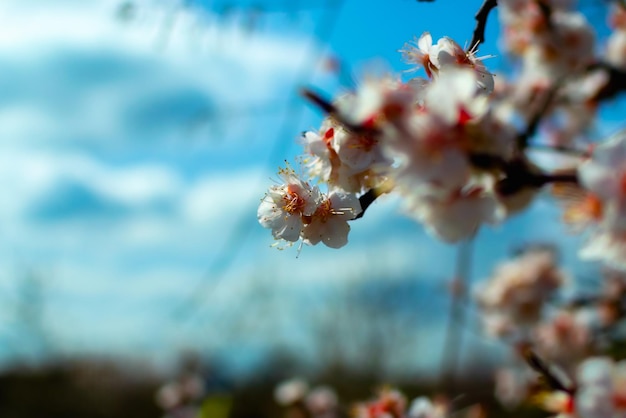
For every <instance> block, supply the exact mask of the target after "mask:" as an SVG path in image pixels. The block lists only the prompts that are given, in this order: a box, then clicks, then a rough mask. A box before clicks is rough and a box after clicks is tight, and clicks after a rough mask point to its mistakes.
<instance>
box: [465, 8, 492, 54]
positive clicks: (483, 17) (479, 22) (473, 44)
mask: <svg viewBox="0 0 626 418" xmlns="http://www.w3.org/2000/svg"><path fill="white" fill-rule="evenodd" d="M497 5H498V0H485V1H484V2H483V4H482V6H480V9H478V12H476V15H475V16H474V19H476V26H475V27H474V33H473V34H472V40H471V41H470V44H469V51H475V50H476V48H478V45H480V44H482V43H483V42H485V28H486V26H487V17H489V12H491V9H493V8H495V7H496V6H497Z"/></svg>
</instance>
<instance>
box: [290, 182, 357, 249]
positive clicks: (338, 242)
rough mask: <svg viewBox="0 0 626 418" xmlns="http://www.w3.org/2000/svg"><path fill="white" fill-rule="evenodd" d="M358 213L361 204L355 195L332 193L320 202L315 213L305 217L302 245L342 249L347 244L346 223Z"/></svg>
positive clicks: (336, 191) (348, 227)
mask: <svg viewBox="0 0 626 418" xmlns="http://www.w3.org/2000/svg"><path fill="white" fill-rule="evenodd" d="M359 212H361V204H360V203H359V199H358V198H357V197H356V196H355V195H353V194H350V193H345V192H342V191H339V190H334V191H332V192H331V193H330V194H329V195H328V196H327V197H325V198H324V199H323V200H322V201H321V202H320V204H319V205H318V207H317V208H316V209H315V212H313V213H312V214H311V215H310V216H307V217H306V219H305V222H306V225H305V227H304V229H303V231H302V238H303V239H304V243H305V244H309V245H315V244H317V243H319V242H322V243H324V245H326V246H327V247H331V248H340V247H343V246H344V245H346V244H347V242H348V232H350V225H348V221H349V220H351V219H354V217H355V216H356V215H358V214H359Z"/></svg>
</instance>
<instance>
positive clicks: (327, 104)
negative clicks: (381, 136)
mask: <svg viewBox="0 0 626 418" xmlns="http://www.w3.org/2000/svg"><path fill="white" fill-rule="evenodd" d="M300 93H301V94H302V96H304V98H305V99H307V100H309V101H310V102H311V103H313V104H314V105H316V106H317V107H319V108H320V109H321V110H322V111H324V113H326V114H328V115H329V116H332V117H333V119H335V120H336V121H337V122H338V123H339V124H341V125H342V126H343V127H344V128H346V129H347V130H349V131H351V132H353V133H355V134H369V135H371V134H377V133H378V130H377V129H376V128H374V127H371V126H363V125H357V124H355V123H352V122H350V121H348V120H346V118H345V117H344V116H343V115H342V114H341V112H339V109H337V107H336V106H335V105H334V104H332V102H331V101H330V100H327V99H325V98H323V97H322V96H321V95H320V94H318V93H316V92H314V91H313V90H311V89H307V88H303V89H302V90H300Z"/></svg>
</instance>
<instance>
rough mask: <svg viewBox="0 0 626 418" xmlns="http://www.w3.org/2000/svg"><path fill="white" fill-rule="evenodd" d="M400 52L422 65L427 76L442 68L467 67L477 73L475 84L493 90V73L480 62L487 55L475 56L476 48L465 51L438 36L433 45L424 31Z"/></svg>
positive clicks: (437, 72) (438, 72) (436, 72)
mask: <svg viewBox="0 0 626 418" xmlns="http://www.w3.org/2000/svg"><path fill="white" fill-rule="evenodd" d="M401 52H402V54H403V57H404V59H405V61H407V62H409V63H414V64H417V65H420V66H422V67H423V68H424V70H425V71H426V75H427V76H428V77H429V78H434V77H435V76H438V75H439V74H440V71H441V70H444V69H449V68H469V69H471V70H473V71H474V73H475V74H476V75H477V79H476V84H477V85H478V86H479V87H480V88H481V89H482V90H484V91H485V92H486V93H490V92H492V91H493V88H494V79H493V74H491V73H490V72H489V71H488V70H487V68H486V67H485V65H484V64H483V62H482V60H483V59H485V58H489V57H477V56H476V52H477V51H476V49H472V50H471V51H469V52H466V51H465V50H463V48H461V46H460V45H459V44H458V43H456V42H455V41H454V40H453V39H451V38H448V37H443V38H440V39H439V40H438V41H437V44H436V45H433V44H432V36H431V35H430V33H428V32H424V33H423V34H422V36H420V38H419V39H418V40H417V41H416V42H414V44H413V45H411V44H406V45H405V46H404V48H403V49H402V50H401Z"/></svg>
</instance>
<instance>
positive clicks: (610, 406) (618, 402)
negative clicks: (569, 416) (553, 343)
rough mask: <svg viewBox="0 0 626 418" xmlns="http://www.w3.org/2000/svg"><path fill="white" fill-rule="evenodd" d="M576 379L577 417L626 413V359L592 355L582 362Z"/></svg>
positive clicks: (603, 417) (615, 417) (610, 417)
mask: <svg viewBox="0 0 626 418" xmlns="http://www.w3.org/2000/svg"><path fill="white" fill-rule="evenodd" d="M576 383H577V390H576V394H575V398H574V413H575V416H576V417H578V418H619V417H623V416H624V414H626V361H620V362H617V363H615V362H614V361H613V360H612V359H610V358H608V357H590V358H588V359H587V360H585V361H584V362H582V363H581V364H580V365H579V366H578V370H577V373H576Z"/></svg>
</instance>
